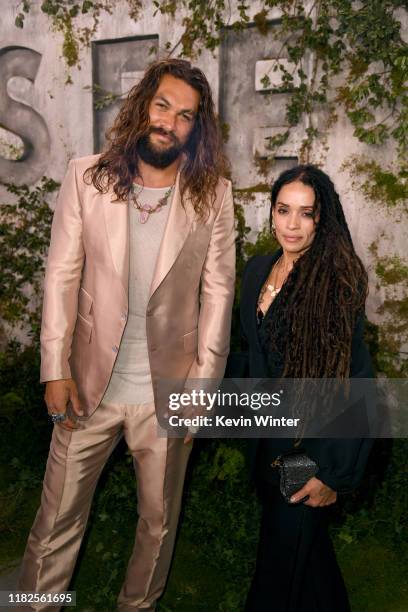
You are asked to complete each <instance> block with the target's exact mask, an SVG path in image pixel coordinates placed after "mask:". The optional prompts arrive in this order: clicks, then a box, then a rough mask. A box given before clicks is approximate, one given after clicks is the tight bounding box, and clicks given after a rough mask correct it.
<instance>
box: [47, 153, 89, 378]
mask: <svg viewBox="0 0 408 612" xmlns="http://www.w3.org/2000/svg"><path fill="white" fill-rule="evenodd" d="M84 259H85V253H84V247H83V243H82V207H81V201H80V196H79V193H78V184H77V176H76V168H75V162H74V161H70V163H69V166H68V171H67V174H66V176H65V178H64V180H63V183H62V185H61V189H60V192H59V196H58V200H57V205H56V208H55V213H54V218H53V222H52V229H51V243H50V248H49V252H48V260H47V267H46V273H45V281H44V301H43V312H42V325H41V382H46V381H50V380H59V379H63V378H71V369H70V366H69V363H68V359H69V357H70V354H71V344H72V335H73V331H74V327H75V322H76V318H77V309H78V290H79V284H80V280H81V273H82V268H83V265H84Z"/></svg>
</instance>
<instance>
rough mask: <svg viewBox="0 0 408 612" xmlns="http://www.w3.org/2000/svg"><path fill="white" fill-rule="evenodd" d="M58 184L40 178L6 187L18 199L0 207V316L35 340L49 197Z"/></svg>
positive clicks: (47, 224) (46, 237)
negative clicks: (32, 183) (31, 184)
mask: <svg viewBox="0 0 408 612" xmlns="http://www.w3.org/2000/svg"><path fill="white" fill-rule="evenodd" d="M57 188H58V183H56V182H55V181H53V180H52V179H49V178H46V177H43V179H42V180H41V182H40V184H39V185H38V186H37V187H34V188H30V187H28V186H27V185H22V186H20V187H18V186H16V185H11V184H9V185H7V191H8V192H9V193H11V194H13V195H14V196H16V198H17V200H16V202H15V203H14V204H6V203H3V204H2V205H1V208H0V238H1V243H0V244H1V249H0V268H1V271H2V292H1V296H0V315H1V317H2V319H3V320H4V321H5V322H6V323H7V324H8V325H9V326H11V327H16V326H26V328H27V329H28V331H29V333H31V334H32V335H34V336H35V337H38V333H39V306H40V303H41V283H42V280H43V273H44V257H45V254H46V252H47V249H48V245H49V241H50V227H51V219H52V211H51V210H50V208H49V205H48V196H49V195H50V194H52V193H54V192H55V190H56V189H57Z"/></svg>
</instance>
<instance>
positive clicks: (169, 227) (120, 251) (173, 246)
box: [102, 172, 196, 299]
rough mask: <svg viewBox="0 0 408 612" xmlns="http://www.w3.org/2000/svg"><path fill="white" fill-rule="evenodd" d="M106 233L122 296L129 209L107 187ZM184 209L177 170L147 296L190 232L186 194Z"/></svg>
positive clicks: (190, 215)
mask: <svg viewBox="0 0 408 612" xmlns="http://www.w3.org/2000/svg"><path fill="white" fill-rule="evenodd" d="M102 200H103V206H104V213H105V223H106V232H107V235H108V241H109V247H110V251H111V255H112V261H113V265H114V267H115V270H116V272H117V274H118V275H119V277H120V279H121V281H122V285H123V290H124V292H125V296H126V299H128V288H129V210H128V203H127V202H115V201H114V200H115V194H114V192H113V189H112V188H110V189H109V190H108V191H107V193H105V194H102ZM185 200H186V202H185V208H183V205H182V203H181V194H180V172H178V173H177V176H176V182H175V185H174V193H173V198H172V201H171V205H170V211H169V216H168V218H167V222H166V227H165V230H164V234H163V238H162V241H161V244H160V249H159V253H158V256H157V261H156V267H155V270H154V273H153V279H152V284H151V287H150V297H151V296H152V295H153V293H154V292H155V291H156V289H157V288H158V287H159V285H160V284H161V283H162V281H163V280H164V278H165V277H166V275H167V274H168V272H169V271H170V269H171V267H172V266H173V264H174V262H175V261H176V259H177V256H178V254H179V253H180V251H181V249H182V247H183V245H184V242H185V241H186V239H187V237H188V234H189V232H190V228H191V225H192V223H193V221H194V219H195V216H196V213H195V211H194V208H193V207H192V205H191V203H190V201H189V199H188V197H187V198H185Z"/></svg>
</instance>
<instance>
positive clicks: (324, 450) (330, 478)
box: [310, 315, 375, 493]
mask: <svg viewBox="0 0 408 612" xmlns="http://www.w3.org/2000/svg"><path fill="white" fill-rule="evenodd" d="M363 334H364V315H361V316H359V317H358V319H357V322H356V325H355V329H354V334H353V339H352V347H351V367H350V377H351V378H373V377H374V371H373V367H372V364H371V358H370V354H369V352H368V348H367V346H366V344H365V342H364V339H363ZM374 399H375V398H374ZM372 401H373V397H372V396H371V395H369V397H365V396H364V395H363V396H361V397H359V398H358V399H357V400H356V402H354V403H352V406H351V410H352V411H353V423H354V419H356V422H357V421H358V422H359V424H360V426H361V428H362V430H363V431H365V432H366V433H367V437H364V438H363V437H361V438H347V439H344V438H343V439H333V438H328V439H319V440H317V443H316V448H315V451H313V450H312V451H311V453H310V454H311V456H312V457H313V458H314V459H315V460H316V461H317V463H318V465H319V471H318V472H317V474H316V477H317V478H319V480H321V481H322V482H324V483H325V484H327V485H328V486H329V487H331V488H332V489H334V490H335V491H338V492H340V493H342V492H347V491H350V490H353V489H355V488H356V487H357V486H358V485H359V483H360V481H361V479H362V477H363V474H364V470H365V467H366V464H367V460H368V456H369V454H370V451H371V447H372V445H373V439H372V438H370V437H368V435H369V429H370V428H369V425H368V422H369V420H370V419H369V412H370V411H372V410H375V406H373V405H371V403H372Z"/></svg>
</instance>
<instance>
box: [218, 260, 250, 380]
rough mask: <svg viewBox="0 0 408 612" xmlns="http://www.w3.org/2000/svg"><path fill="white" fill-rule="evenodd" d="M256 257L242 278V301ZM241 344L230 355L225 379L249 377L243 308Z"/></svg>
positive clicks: (240, 328) (248, 263)
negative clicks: (238, 348)
mask: <svg viewBox="0 0 408 612" xmlns="http://www.w3.org/2000/svg"><path fill="white" fill-rule="evenodd" d="M254 259H255V257H252V258H251V259H249V260H248V261H247V263H246V265H245V268H244V270H243V272H242V277H241V299H240V303H242V292H243V291H245V281H246V277H247V274H248V269H249V268H250V266H251V265H252V262H253V261H254ZM239 344H240V350H239V351H237V352H231V353H230V354H229V355H228V359H227V367H226V369H225V378H248V376H249V345H248V339H247V337H246V334H245V331H244V326H243V324H242V317H241V308H240V325H239Z"/></svg>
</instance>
